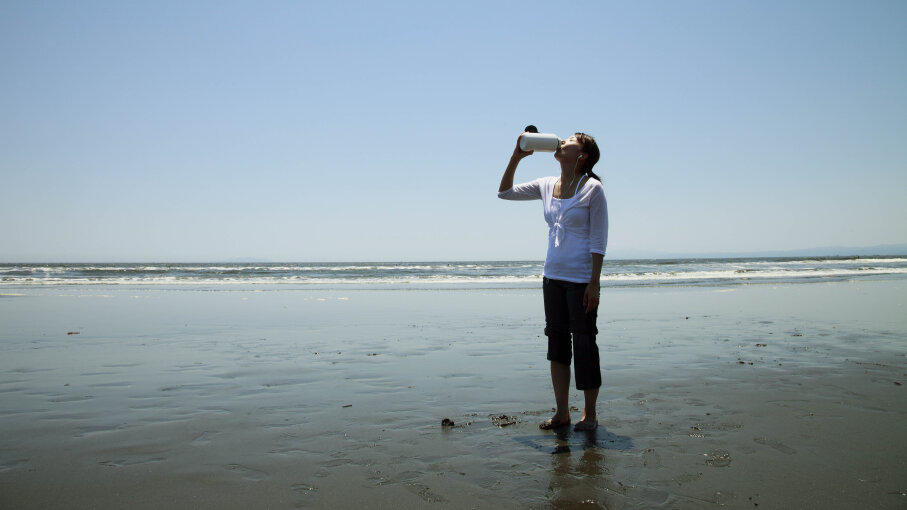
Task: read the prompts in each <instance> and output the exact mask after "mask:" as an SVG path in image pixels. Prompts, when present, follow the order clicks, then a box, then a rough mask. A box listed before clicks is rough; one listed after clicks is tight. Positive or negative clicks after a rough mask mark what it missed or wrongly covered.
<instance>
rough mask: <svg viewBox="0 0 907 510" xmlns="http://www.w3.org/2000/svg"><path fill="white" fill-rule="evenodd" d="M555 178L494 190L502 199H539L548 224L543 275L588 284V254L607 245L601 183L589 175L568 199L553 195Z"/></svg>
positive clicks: (590, 271)
mask: <svg viewBox="0 0 907 510" xmlns="http://www.w3.org/2000/svg"><path fill="white" fill-rule="evenodd" d="M557 179H558V178H557V177H542V178H540V179H536V180H534V181H531V182H527V183H524V184H518V185H516V186H514V187H512V188H510V189H509V190H507V191H501V192H499V193H498V197H499V198H503V199H505V200H541V201H542V206H543V210H544V213H545V221H546V222H547V223H548V255H547V256H546V257H545V269H544V275H545V277H546V278H550V279H552V280H564V281H568V282H576V283H588V282H589V280H590V279H591V278H592V254H593V253H598V254H601V255H602V256H604V254H605V248H607V245H608V202H607V200H606V199H605V192H604V189H603V188H602V183H600V182H598V181H597V180H595V179H592V178H589V179H588V180H587V181H586V182H585V183H583V185H582V187H581V188H580V189H578V190H577V191H576V194H574V196H572V197H571V198H567V199H563V200H562V199H559V198H554V196H553V195H554V185H555V184H556V183H557Z"/></svg>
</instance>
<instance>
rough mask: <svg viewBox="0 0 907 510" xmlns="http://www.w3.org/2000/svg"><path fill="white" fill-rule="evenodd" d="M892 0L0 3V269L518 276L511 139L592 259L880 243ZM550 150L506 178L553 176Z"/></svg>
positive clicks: (538, 235)
mask: <svg viewBox="0 0 907 510" xmlns="http://www.w3.org/2000/svg"><path fill="white" fill-rule="evenodd" d="M905 20H907V2H904V1H902V0H891V1H886V0H872V1H857V0H854V1H836V0H821V1H820V0H814V1H801V0H766V1H755V0H753V1H736V0H714V1H707V0H689V1H675V0H670V1H655V0H653V1H642V2H640V1H629V0H628V1H621V2H618V1H607V0H604V1H602V0H596V1H574V2H562V3H558V2H543V1H538V2H534V1H519V2H516V1H500V2H488V1H487V0H485V1H475V2H474V1H469V0H464V1H457V2H425V1H413V2H397V1H392V0H389V1H386V2H371V1H362V2H358V1H352V2H339V1H338V2H314V1H286V2H282V1H263V2H252V1H246V2H234V1H210V2H209V1H202V0H199V1H192V2H181V1H160V2H137V1H113V0H111V1H79V2H71V1H41V0H22V1H19V0H4V1H2V2H0V262H30V261H34V262H64V261H71V262H89V261H94V262H113V261H118V262H139V261H144V262H149V261H159V262H178V261H186V262H190V261H191V262H203V261H231V260H241V259H258V260H268V261H420V260H513V259H517V260H541V259H543V258H544V257H545V249H546V246H547V225H546V224H545V222H544V220H543V217H542V208H541V203H540V202H508V201H503V200H500V199H498V198H497V195H496V192H497V188H498V184H499V182H500V179H501V174H502V172H503V170H504V168H505V167H506V165H507V162H508V159H509V157H510V154H511V151H512V150H513V146H514V145H515V143H516V139H517V137H518V136H519V134H520V132H521V131H522V129H523V127H524V126H525V125H527V124H534V125H536V126H538V128H539V130H540V131H542V132H549V133H556V134H558V135H560V136H562V137H567V136H569V135H570V134H572V133H574V132H576V131H581V132H585V133H589V134H591V135H593V136H595V138H596V139H597V140H598V144H599V147H600V148H601V152H602V157H601V160H600V162H599V163H598V165H597V166H596V167H595V171H596V172H597V173H598V174H599V175H601V176H602V178H603V183H604V188H605V193H606V195H607V198H608V208H609V218H610V229H609V245H608V255H607V257H615V258H629V257H637V256H658V255H659V254H664V253H713V252H714V253H737V252H761V251H767V250H788V249H790V250H793V249H801V248H809V247H817V246H870V245H879V244H897V243H907V23H905ZM558 173H559V167H558V165H557V162H556V161H555V160H554V159H553V157H552V155H551V154H550V153H544V154H542V153H537V154H535V155H533V156H531V157H529V158H527V159H525V160H523V162H522V163H521V164H520V167H519V169H518V170H517V175H516V181H517V182H524V181H529V180H532V179H535V178H538V177H542V176H546V175H557V174H558Z"/></svg>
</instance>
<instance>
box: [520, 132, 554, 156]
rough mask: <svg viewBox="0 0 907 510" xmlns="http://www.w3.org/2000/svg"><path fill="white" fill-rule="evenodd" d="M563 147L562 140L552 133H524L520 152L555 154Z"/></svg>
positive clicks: (521, 138) (521, 137)
mask: <svg viewBox="0 0 907 510" xmlns="http://www.w3.org/2000/svg"><path fill="white" fill-rule="evenodd" d="M560 145H561V139H560V138H558V137H557V135H555V134H551V133H523V134H522V135H521V136H520V150H523V151H539V152H554V151H556V150H557V148H558V147H560Z"/></svg>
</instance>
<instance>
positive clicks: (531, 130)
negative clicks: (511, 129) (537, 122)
mask: <svg viewBox="0 0 907 510" xmlns="http://www.w3.org/2000/svg"><path fill="white" fill-rule="evenodd" d="M523 132H524V133H538V132H539V128H537V127H535V126H533V125H532V124H529V125H528V126H526V127H525V128H524V129H523Z"/></svg>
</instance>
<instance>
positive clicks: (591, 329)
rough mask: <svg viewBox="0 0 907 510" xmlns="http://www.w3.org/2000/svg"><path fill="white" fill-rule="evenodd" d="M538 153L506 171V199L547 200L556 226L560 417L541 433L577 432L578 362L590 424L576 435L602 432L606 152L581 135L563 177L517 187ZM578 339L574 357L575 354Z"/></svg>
mask: <svg viewBox="0 0 907 510" xmlns="http://www.w3.org/2000/svg"><path fill="white" fill-rule="evenodd" d="M531 154H532V151H523V150H521V149H520V143H519V140H517V145H516V148H515V149H514V150H513V155H512V156H511V157H510V164H508V165H507V169H506V170H504V177H502V178H501V187H500V188H499V189H498V197H500V198H503V199H505V200H541V201H542V207H543V209H544V212H545V221H546V222H547V223H548V254H547V256H546V257H545V268H544V274H543V276H544V278H543V281H542V290H543V295H544V300H545V336H547V337H548V360H550V362H551V383H552V385H553V386H554V400H555V402H556V404H557V409H556V411H555V413H554V416H552V417H551V419H549V420H546V421H544V422H542V423H541V424H540V425H539V427H540V428H541V429H543V430H549V429H553V428H556V427H562V426H566V425H569V424H570V407H569V404H568V396H569V392H570V361H571V357H572V358H573V361H574V369H575V371H576V389H578V390H582V391H583V396H584V398H585V409H584V411H583V418H582V420H580V421H579V422H578V423H577V424H576V426H575V427H574V430H595V429H596V427H598V420H597V419H596V415H595V406H596V402H597V401H598V390H599V387H601V368H600V365H599V358H598V345H597V344H596V343H595V335H596V334H597V333H598V329H597V328H596V326H595V320H596V318H597V316H598V303H599V279H600V276H601V269H602V260H603V259H604V256H605V247H606V245H607V242H608V205H607V202H606V201H605V194H604V191H603V189H602V184H601V179H600V178H599V177H598V176H597V175H595V173H593V172H592V167H593V166H594V165H595V163H597V162H598V158H599V151H598V145H596V143H595V139H593V138H592V137H591V136H589V135H587V134H584V133H576V134H575V135H573V136H571V137H570V138H568V139H567V140H562V141H561V142H560V146H559V147H558V148H557V150H556V151H555V153H554V159H556V160H557V161H558V163H560V167H561V173H560V176H559V177H557V176H552V177H542V178H540V179H536V180H534V181H532V182H527V183H524V184H519V185H517V186H514V185H513V176H514V174H515V173H516V167H517V165H519V163H520V161H521V160H522V159H523V158H525V157H526V156H530V155H531ZM571 334H572V349H571Z"/></svg>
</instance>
